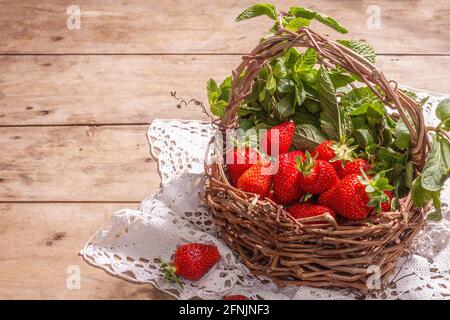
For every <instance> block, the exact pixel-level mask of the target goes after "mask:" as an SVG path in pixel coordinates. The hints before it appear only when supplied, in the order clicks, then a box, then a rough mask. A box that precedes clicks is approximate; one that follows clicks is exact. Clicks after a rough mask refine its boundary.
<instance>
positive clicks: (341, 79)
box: [330, 73, 356, 89]
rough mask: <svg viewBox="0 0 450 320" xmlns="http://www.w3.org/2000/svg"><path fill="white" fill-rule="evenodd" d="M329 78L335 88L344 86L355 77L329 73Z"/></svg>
mask: <svg viewBox="0 0 450 320" xmlns="http://www.w3.org/2000/svg"><path fill="white" fill-rule="evenodd" d="M330 78H331V82H332V83H333V86H334V87H335V88H336V89H338V88H342V87H345V86H347V85H348V84H350V83H352V82H354V81H355V80H356V79H355V77H353V76H350V75H347V74H342V73H330Z"/></svg>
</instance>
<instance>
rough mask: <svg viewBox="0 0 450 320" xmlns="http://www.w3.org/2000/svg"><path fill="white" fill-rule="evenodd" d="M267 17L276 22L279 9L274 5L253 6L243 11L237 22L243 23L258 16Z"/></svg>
mask: <svg viewBox="0 0 450 320" xmlns="http://www.w3.org/2000/svg"><path fill="white" fill-rule="evenodd" d="M263 15H266V16H268V17H269V18H271V19H273V20H276V19H277V16H278V12H277V9H276V8H275V6H274V5H272V4H268V3H267V4H263V3H260V4H255V5H253V6H251V7H250V8H248V9H245V10H244V11H242V13H241V14H239V15H238V16H237V18H236V22H239V21H242V20H247V19H250V18H254V17H258V16H263Z"/></svg>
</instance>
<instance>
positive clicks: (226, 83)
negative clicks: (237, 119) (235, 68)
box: [219, 76, 231, 101]
mask: <svg viewBox="0 0 450 320" xmlns="http://www.w3.org/2000/svg"><path fill="white" fill-rule="evenodd" d="M219 88H220V91H221V92H220V95H219V100H223V101H228V98H229V96H230V90H231V76H229V77H226V78H225V80H223V81H222V83H221V84H220V87H219Z"/></svg>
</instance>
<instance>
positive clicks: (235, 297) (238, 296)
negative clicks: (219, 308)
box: [223, 294, 248, 300]
mask: <svg viewBox="0 0 450 320" xmlns="http://www.w3.org/2000/svg"><path fill="white" fill-rule="evenodd" d="M223 300H248V298H247V297H246V296H243V295H241V294H235V295H232V296H226V297H223Z"/></svg>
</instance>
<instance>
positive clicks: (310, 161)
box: [295, 151, 316, 176]
mask: <svg viewBox="0 0 450 320" xmlns="http://www.w3.org/2000/svg"><path fill="white" fill-rule="evenodd" d="M305 156H306V159H305V160H304V161H303V158H302V157H298V158H297V159H296V166H295V167H296V168H297V170H298V171H300V172H301V173H302V174H303V175H305V176H308V175H309V174H310V173H311V170H312V169H313V168H314V165H315V161H314V160H315V158H316V157H312V156H311V154H310V153H309V152H308V151H306V153H305Z"/></svg>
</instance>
